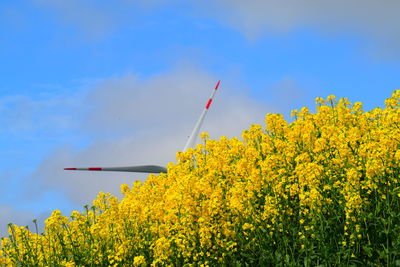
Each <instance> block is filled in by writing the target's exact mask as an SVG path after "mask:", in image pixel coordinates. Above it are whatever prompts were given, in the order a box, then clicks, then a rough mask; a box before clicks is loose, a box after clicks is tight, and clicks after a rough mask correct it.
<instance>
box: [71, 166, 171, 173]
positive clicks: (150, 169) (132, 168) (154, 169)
mask: <svg viewBox="0 0 400 267" xmlns="http://www.w3.org/2000/svg"><path fill="white" fill-rule="evenodd" d="M64 170H66V171H111V172H144V173H166V172H167V169H166V168H165V167H162V166H157V165H141V166H129V167H90V168H64Z"/></svg>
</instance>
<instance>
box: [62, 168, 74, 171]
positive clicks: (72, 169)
mask: <svg viewBox="0 0 400 267" xmlns="http://www.w3.org/2000/svg"><path fill="white" fill-rule="evenodd" d="M64 170H65V171H76V168H64Z"/></svg>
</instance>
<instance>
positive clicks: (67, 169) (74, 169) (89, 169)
mask: <svg viewBox="0 0 400 267" xmlns="http://www.w3.org/2000/svg"><path fill="white" fill-rule="evenodd" d="M64 170H65V171H77V170H88V171H102V170H103V168H100V167H92V168H64Z"/></svg>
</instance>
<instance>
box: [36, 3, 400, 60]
mask: <svg viewBox="0 0 400 267" xmlns="http://www.w3.org/2000/svg"><path fill="white" fill-rule="evenodd" d="M36 3H38V4H39V6H41V7H44V8H46V9H49V10H50V11H52V12H54V14H55V16H56V17H60V18H61V19H62V20H63V21H64V22H66V23H67V24H70V25H75V26H77V27H79V28H80V29H82V30H83V31H84V32H85V36H86V37H87V36H93V37H96V36H97V37H98V36H100V37H102V36H105V35H107V34H108V33H110V32H112V31H113V30H116V29H119V28H121V27H125V26H127V25H132V24H135V23H142V22H141V21H140V19H135V18H137V17H140V14H141V13H145V14H148V15H151V10H159V9H161V8H164V9H167V8H170V9H171V10H173V8H172V6H173V5H176V6H179V5H180V4H185V5H187V6H188V7H190V6H192V7H194V9H195V10H196V11H195V12H197V13H198V14H200V16H204V15H208V16H211V17H213V18H214V19H215V20H217V21H222V22H223V23H226V24H228V25H230V26H232V27H234V28H236V29H238V30H239V31H241V32H242V33H243V34H245V35H246V36H248V37H250V38H256V37H259V36H261V35H263V34H270V33H288V32H291V31H294V30H297V29H303V28H310V29H317V30H319V31H320V32H321V33H323V34H327V35H331V34H332V33H336V34H345V35H348V34H350V35H354V33H357V36H359V37H362V38H364V37H366V38H367V40H369V41H368V42H366V43H365V46H366V47H374V48H375V49H374V50H371V51H372V52H373V53H374V55H375V56H380V57H383V56H393V55H396V56H400V52H398V49H397V47H398V46H399V45H400V28H399V27H398V12H399V10H400V1H398V0H386V1H378V0H350V1H346V0H337V1H321V0H303V1H296V0H280V1H276V0H250V1H243V0H212V1H211V0H202V1H192V2H191V3H190V4H188V3H185V2H183V1H180V0H164V1H160V0H151V1H142V0H125V1H120V2H112V3H111V2H110V3H108V2H103V1H94V0H88V1H79V0H68V1H67V0H55V1H54V0H36ZM187 10H188V11H187V12H188V14H190V15H193V14H194V12H193V10H192V9H191V8H187ZM198 18H199V17H198V16H195V19H198Z"/></svg>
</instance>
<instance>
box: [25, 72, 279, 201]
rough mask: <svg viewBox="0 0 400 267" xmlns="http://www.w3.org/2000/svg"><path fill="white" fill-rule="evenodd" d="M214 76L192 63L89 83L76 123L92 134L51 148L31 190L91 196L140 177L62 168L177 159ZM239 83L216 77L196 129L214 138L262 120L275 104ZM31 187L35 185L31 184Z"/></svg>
mask: <svg viewBox="0 0 400 267" xmlns="http://www.w3.org/2000/svg"><path fill="white" fill-rule="evenodd" d="M216 81H217V78H216V77H213V75H211V74H210V73H207V72H203V71H200V70H198V69H196V68H191V67H190V66H184V67H181V68H178V69H176V70H174V71H170V72H167V73H162V74H159V75H156V76H154V77H151V78H149V79H141V78H139V77H137V76H135V75H132V74H126V75H123V76H117V77H113V78H110V79H109V80H106V81H104V82H103V83H101V84H100V85H99V86H97V87H95V88H93V90H91V91H90V92H89V94H88V95H87V97H86V100H85V102H86V103H87V105H88V109H87V111H86V112H83V113H82V114H81V116H80V125H81V130H82V131H85V132H87V133H88V134H89V135H90V136H92V137H93V140H92V142H91V144H90V145H89V146H88V147H86V148H84V149H81V150H74V149H72V148H71V147H72V146H73V144H69V146H65V147H60V148H58V149H56V150H54V151H53V152H52V153H51V154H49V155H48V156H47V158H46V159H45V160H44V161H43V162H42V164H41V165H40V167H39V168H38V169H37V171H36V173H35V174H34V175H33V178H32V181H34V182H32V185H31V186H29V188H30V189H31V194H32V195H36V194H39V195H40V193H41V192H43V191H45V190H49V189H50V188H53V189H57V190H60V191H63V192H65V193H66V194H67V195H68V196H69V197H70V198H71V199H72V200H73V201H74V202H75V203H77V204H80V205H83V204H85V203H90V201H91V200H92V199H94V197H95V196H96V194H97V193H98V192H99V191H109V192H112V193H114V194H118V192H119V185H120V184H122V183H128V184H130V183H131V182H132V181H134V180H137V179H141V180H144V179H145V178H146V175H138V174H132V173H99V172H96V173H88V172H65V171H63V167H69V166H93V165H95V166H96V165H100V166H124V165H125V166H129V165H136V164H161V165H165V164H167V163H168V162H171V161H174V160H175V152H176V151H178V150H181V149H182V148H183V146H184V144H185V142H186V139H187V136H188V135H189V134H190V132H191V130H192V127H193V126H194V124H195V121H196V120H197V118H198V116H199V115H200V112H201V110H202V108H203V106H204V104H205V102H206V100H207V98H208V97H209V94H210V92H211V90H212V88H213V87H214V85H215V82H216ZM244 89H245V88H240V87H236V86H235V84H234V83H233V82H229V81H222V83H221V88H220V92H218V94H217V96H216V99H215V103H214V105H213V106H212V109H211V110H210V113H209V116H208V117H207V119H206V122H205V124H204V127H203V129H202V130H204V131H208V132H209V133H210V135H211V136H212V137H214V138H219V137H220V136H221V135H226V136H228V137H232V136H240V134H241V131H242V130H243V129H246V128H248V127H249V125H250V124H251V123H262V122H263V119H264V115H265V113H267V112H271V111H273V110H272V108H271V107H268V106H265V105H263V104H261V103H259V102H257V101H256V100H254V99H251V98H249V97H248V96H246V95H245V94H244V93H243V90H244ZM34 188H36V190H33V189H34Z"/></svg>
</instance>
